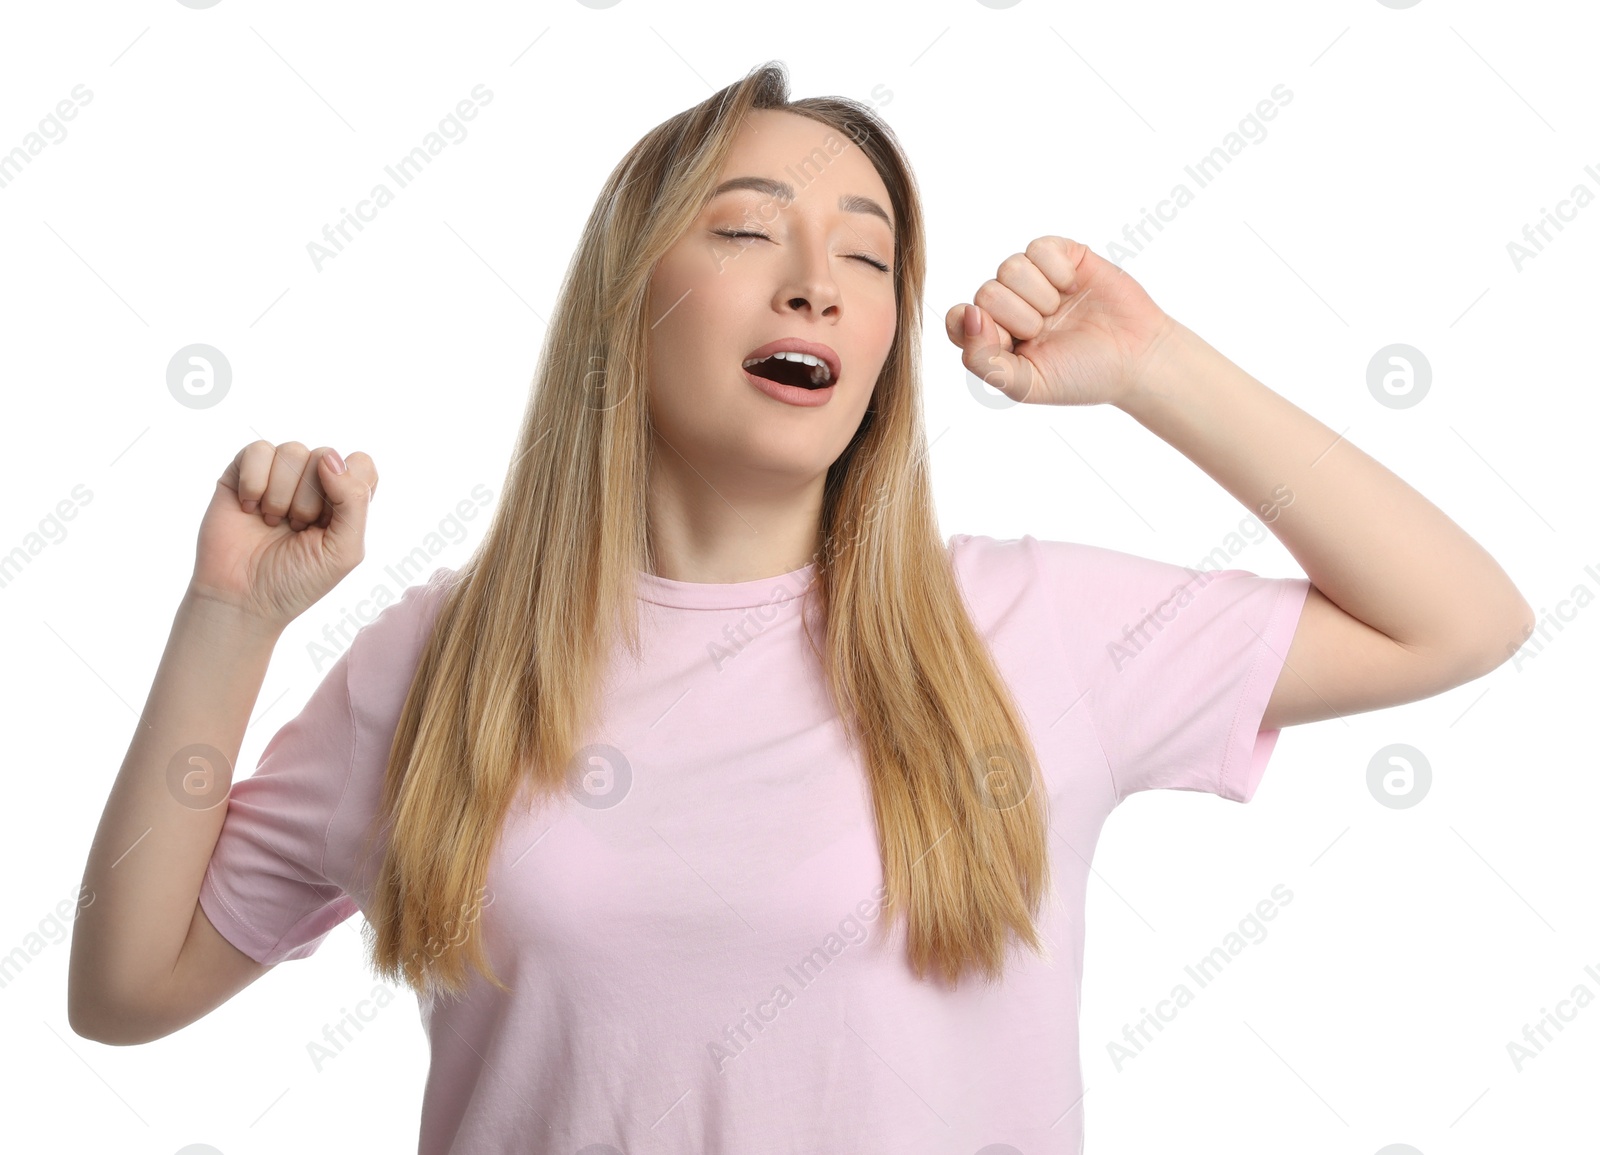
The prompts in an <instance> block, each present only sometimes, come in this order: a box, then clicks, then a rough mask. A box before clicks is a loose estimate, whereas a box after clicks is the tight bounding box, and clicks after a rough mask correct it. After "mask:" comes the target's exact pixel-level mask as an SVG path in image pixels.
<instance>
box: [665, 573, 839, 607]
mask: <svg viewBox="0 0 1600 1155" xmlns="http://www.w3.org/2000/svg"><path fill="white" fill-rule="evenodd" d="M816 570H817V563H816V562H807V563H806V564H805V565H803V566H801V567H800V568H799V569H793V570H790V571H789V572H788V573H782V574H777V575H775V576H773V577H764V578H755V579H753V580H751V581H744V582H685V581H677V580H676V579H674V578H665V577H661V576H660V575H659V574H653V573H648V572H646V571H645V570H639V571H637V572H638V575H639V596H640V597H641V598H643V599H644V600H645V601H647V602H654V603H655V604H656V605H661V606H676V607H678V608H681V609H691V610H731V609H741V608H746V607H749V606H764V605H769V604H773V603H777V602H787V601H792V600H793V599H795V598H797V597H799V596H800V595H801V594H803V593H805V591H806V588H807V587H808V586H810V584H811V582H812V580H813V579H814V578H815V577H816Z"/></svg>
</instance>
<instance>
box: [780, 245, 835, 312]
mask: <svg viewBox="0 0 1600 1155" xmlns="http://www.w3.org/2000/svg"><path fill="white" fill-rule="evenodd" d="M790 251H791V252H792V253H793V254H794V258H793V260H792V261H791V262H789V263H788V264H787V265H786V266H785V271H786V273H787V276H786V278H785V279H784V281H783V282H782V283H781V284H780V285H779V286H778V288H777V292H776V293H775V294H774V297H773V300H774V303H775V304H776V305H777V306H778V307H779V309H780V310H782V309H792V310H794V311H795V312H804V311H807V310H811V311H814V312H816V314H817V315H818V316H821V317H831V316H835V315H837V314H838V312H839V284H838V282H837V281H835V280H834V278H833V272H832V269H831V268H830V265H829V256H828V248H827V245H826V244H822V243H818V244H814V245H813V244H795V245H792V246H790Z"/></svg>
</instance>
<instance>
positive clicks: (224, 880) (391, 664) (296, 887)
mask: <svg viewBox="0 0 1600 1155" xmlns="http://www.w3.org/2000/svg"><path fill="white" fill-rule="evenodd" d="M452 573H453V571H451V570H448V569H438V570H435V571H434V573H433V576H432V578H430V580H429V581H428V582H427V583H426V584H424V585H414V586H411V587H409V588H408V589H406V591H405V592H404V593H403V594H402V596H401V598H400V599H399V600H398V601H397V602H394V603H391V604H390V605H388V606H386V607H384V609H383V610H382V611H381V612H380V613H379V614H378V615H377V617H376V618H374V619H373V620H372V621H371V622H369V623H367V624H366V625H365V626H363V627H361V629H360V630H358V631H357V632H356V634H355V636H354V638H353V639H352V640H351V642H350V645H349V646H347V647H346V649H345V651H344V653H342V654H340V655H339V657H338V659H337V660H336V661H335V662H334V663H333V665H332V666H330V667H328V670H327V672H326V673H325V674H324V676H323V678H322V681H321V682H320V683H319V684H318V685H317V687H316V689H315V690H313V691H312V693H311V696H310V698H308V699H307V700H306V703H305V705H304V706H303V707H302V708H301V710H300V712H299V713H298V714H296V715H295V716H294V717H293V718H291V719H290V720H289V721H288V722H286V723H285V724H284V725H283V726H282V728H280V729H279V730H278V732H277V733H275V734H274V735H273V736H272V738H271V739H270V740H269V741H268V742H267V745H266V748H265V749H264V750H263V751H262V753H261V758H260V760H259V761H258V762H257V764H256V770H255V773H253V774H251V775H250V776H249V777H248V778H243V779H236V780H235V781H234V783H233V785H232V788H231V789H230V790H229V792H228V802H227V806H228V812H227V815H226V816H225V817H224V819H223V823H222V830H221V832H220V833H219V834H218V836H217V844H216V847H215V848H214V849H213V850H212V852H211V861H210V863H209V864H208V865H207V867H206V873H205V877H204V879H203V880H202V882H201V886H200V906H201V909H203V910H204V911H205V912H206V917H208V918H209V919H210V920H211V922H212V925H214V926H215V927H216V928H217V931H218V933H220V934H221V935H222V936H223V937H224V938H226V939H227V940H228V941H229V942H231V943H233V945H234V946H236V947H238V948H239V949H240V950H241V951H243V952H244V953H245V954H247V955H249V956H250V957H251V958H253V959H255V960H256V961H257V962H259V963H267V964H275V963H279V962H283V961H285V960H287V959H299V958H305V957H307V956H309V955H310V954H312V953H313V952H315V951H316V949H317V948H318V947H319V946H321V945H322V941H323V939H325V938H326V937H327V936H328V933H329V932H330V931H332V930H333V928H334V927H336V926H338V925H339V924H340V923H341V922H343V921H344V920H345V919H347V918H349V917H350V916H351V915H352V914H355V913H356V912H357V911H358V910H359V909H360V905H359V904H358V903H357V901H356V899H355V898H354V897H353V896H352V893H351V892H352V890H358V887H357V886H356V883H355V881H354V878H353V876H352V872H353V870H354V869H355V867H354V855H353V853H352V847H351V846H349V845H346V843H348V842H349V841H350V838H351V837H352V834H351V832H352V831H359V830H363V829H364V828H365V820H366V818H367V817H368V815H367V814H366V809H369V808H370V806H371V804H372V798H371V796H372V794H373V792H374V790H375V789H376V788H377V785H378V783H377V782H376V781H368V780H367V779H368V778H371V777H372V775H373V774H375V773H376V774H381V771H382V768H383V764H384V763H386V761H387V753H388V748H389V741H390V739H392V736H393V732H394V725H395V721H396V720H397V718H398V716H399V713H400V706H401V703H402V702H403V701H404V698H405V694H406V690H407V688H408V687H409V685H410V681H411V676H412V673H413V671H414V670H415V666H416V658H417V656H418V652H419V651H420V649H421V646H422V642H423V640H424V638H425V635H426V633H427V629H428V626H429V624H430V617H429V611H431V610H432V609H433V608H435V607H436V605H437V603H438V598H437V597H435V596H434V595H435V594H437V593H439V592H441V591H442V590H443V589H444V582H443V580H442V579H447V578H448V577H449V576H450V575H451V574H452ZM357 773H360V774H361V775H362V780H361V781H360V782H356V781H355V776H356V774H357ZM352 796H355V798H356V801H355V802H352V801H351V799H352ZM336 822H337V826H336Z"/></svg>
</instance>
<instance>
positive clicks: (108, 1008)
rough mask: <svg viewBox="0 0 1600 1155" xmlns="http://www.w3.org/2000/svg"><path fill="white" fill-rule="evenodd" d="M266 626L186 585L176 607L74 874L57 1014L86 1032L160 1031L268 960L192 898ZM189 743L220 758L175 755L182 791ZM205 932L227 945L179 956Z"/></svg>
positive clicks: (256, 682) (217, 823)
mask: <svg viewBox="0 0 1600 1155" xmlns="http://www.w3.org/2000/svg"><path fill="white" fill-rule="evenodd" d="M278 634H279V631H278V630H277V628H275V627H273V626H271V625H269V624H268V623H266V622H264V621H262V620H261V619H259V618H255V617H253V616H251V615H249V614H246V613H244V612H243V611H240V610H238V609H235V608H233V607H231V606H228V605H225V604H223V603H220V602H216V601H212V600H211V599H209V598H206V597H202V596H196V595H195V594H194V593H192V592H190V593H187V594H185V596H184V598H183V601H182V602H181V603H180V605H179V607H178V612H177V616H176V617H175V618H174V620H173V623H172V632H171V634H170V635H169V636H168V638H167V648H166V652H165V653H164V654H163V655H162V658H161V665H160V668H159V669H158V670H157V671H156V676H155V682H154V684H153V685H152V686H151V688H150V696H149V698H148V700H147V701H146V702H145V708H144V713H143V715H142V716H141V717H140V719H139V726H138V729H137V730H136V731H135V732H134V736H133V741H132V742H131V743H130V744H129V746H128V754H127V757H126V758H124V759H123V762H122V769H121V770H119V771H118V773H117V778H116V782H115V783H114V784H113V785H112V787H111V795H110V798H109V799H108V800H107V802H106V806H105V811H104V813H103V814H102V815H101V816H100V827H99V829H98V830H97V831H96V832H95V837H94V843H93V844H92V846H91V848H90V850H89V861H88V865H87V867H86V868H85V870H84V876H83V886H84V891H83V895H82V897H81V898H80V900H79V901H80V904H85V905H82V909H81V910H80V911H79V913H78V917H77V920H76V922H75V923H74V925H73V930H72V958H71V962H70V964H69V974H68V981H67V1019H68V1021H69V1022H70V1023H71V1025H72V1029H73V1030H74V1031H76V1032H77V1033H78V1034H80V1035H82V1036H83V1037H85V1038H89V1039H94V1040H96V1041H98V1042H102V1043H109V1044H114V1045H125V1044H129V1043H142V1042H148V1041H150V1040H151V1039H158V1038H161V1037H162V1036H163V1035H167V1034H170V1033H171V1032H172V1031H175V1030H177V1029H178V1028H180V1027H182V1026H185V1025H186V1024H188V1023H190V1022H193V1021H194V1020H195V1019H197V1018H199V1017H201V1016H202V1015H204V1014H205V1013H206V1012H207V1011H210V1010H212V1009H214V1008H215V1007H217V1006H219V1005H220V1004H221V1003H223V1002H226V1001H227V1000H228V999H229V998H230V997H232V996H233V995H234V994H236V993H238V992H239V991H240V990H242V989H243V988H244V987H245V986H247V985H249V984H250V983H251V982H253V981H254V980H255V979H257V978H259V977H260V976H261V975H262V974H264V973H266V971H267V970H268V969H269V968H268V967H267V966H264V965H262V964H260V963H257V962H256V961H255V960H253V959H251V958H250V957H249V956H247V955H245V954H244V953H243V952H241V951H239V950H238V948H236V947H233V946H232V945H231V944H228V943H227V940H226V939H221V936H220V935H218V934H217V933H216V931H215V930H214V929H213V928H212V927H211V924H210V922H209V920H207V919H206V916H205V914H204V913H203V912H202V911H201V910H200V905H199V894H200V883H201V880H202V879H203V878H204V877H205V872H206V867H207V865H208V864H209V863H210V861H211V852H212V849H213V848H214V847H215V846H216V844H217V836H218V834H220V833H221V831H222V820H223V818H224V816H225V815H226V814H227V811H228V807H227V804H226V799H227V794H228V786H229V784H230V783H231V781H232V771H231V767H233V766H234V765H235V764H236V763H237V761H238V757H239V746H240V744H241V743H242V742H243V740H244V732H245V727H246V726H247V725H248V724H249V720H250V712H251V710H252V708H253V707H254V705H255V701H256V695H257V694H259V693H260V691H261V683H262V680H263V678H264V677H265V676H266V672H267V663H268V661H269V660H270V659H271V657H272V649H273V646H274V645H275V644H276V642H277V638H278ZM197 744H203V745H204V746H207V747H211V748H213V749H215V750H216V751H218V752H219V753H220V754H221V755H222V757H223V758H225V759H226V762H223V763H221V764H218V765H215V766H211V765H209V763H208V761H201V762H199V763H190V762H187V761H185V762H184V763H183V766H184V769H183V770H181V771H180V774H187V775H189V779H188V781H189V787H190V790H189V791H188V792H187V793H185V791H184V788H183V785H182V782H183V779H182V777H180V776H179V775H174V774H173V773H171V763H172V761H173V756H174V755H175V754H177V753H178V752H179V751H180V750H182V749H183V748H184V747H188V746H194V745H197ZM175 778H176V779H177V781H176V782H174V779H175ZM180 795H182V797H180ZM207 802H209V803H210V805H209V806H205V807H204V808H202V806H203V805H204V804H205V803H207ZM201 924H203V926H202V925H201ZM204 931H209V932H210V934H211V935H213V936H215V937H216V939H220V940H221V942H222V943H223V944H224V945H226V947H227V951H219V950H218V949H217V943H216V942H215V941H212V942H210V943H208V944H206V945H209V947H210V950H208V951H207V952H206V953H207V954H208V955H209V956H210V957H209V960H208V965H207V966H205V967H200V968H195V967H186V966H184V965H182V963H183V961H184V960H183V956H184V954H185V947H186V944H188V943H189V942H190V940H191V939H193V938H196V937H197V936H198V935H199V934H201V933H202V932H204ZM228 951H231V952H232V956H236V957H230V956H229V954H228V953H227V952H228Z"/></svg>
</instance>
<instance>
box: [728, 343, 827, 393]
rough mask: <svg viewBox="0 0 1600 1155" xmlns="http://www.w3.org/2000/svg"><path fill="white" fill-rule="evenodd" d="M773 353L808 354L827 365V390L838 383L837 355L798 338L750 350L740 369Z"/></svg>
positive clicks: (824, 346) (825, 348)
mask: <svg viewBox="0 0 1600 1155" xmlns="http://www.w3.org/2000/svg"><path fill="white" fill-rule="evenodd" d="M774 353H810V354H811V355H812V356H813V357H815V358H817V360H819V361H826V362H827V363H828V372H829V373H831V374H833V377H832V378H831V381H830V383H829V385H828V388H829V389H832V388H833V387H834V386H835V385H837V384H838V383H839V374H840V371H841V367H840V365H839V354H837V353H835V352H834V351H833V350H832V349H830V348H828V346H826V345H819V344H818V343H817V342H815V341H802V340H801V339H800V338H799V337H780V338H779V339H778V340H776V341H769V342H767V343H766V344H765V345H762V346H761V347H760V348H759V349H752V350H750V352H748V353H746V354H745V355H744V360H743V361H741V362H740V365H741V367H742V366H743V364H744V361H748V360H750V358H752V357H770V356H772V355H773V354H774ZM791 388H798V386H791ZM802 391H803V390H802ZM818 392H822V390H818Z"/></svg>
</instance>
